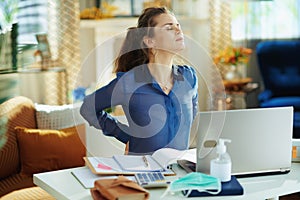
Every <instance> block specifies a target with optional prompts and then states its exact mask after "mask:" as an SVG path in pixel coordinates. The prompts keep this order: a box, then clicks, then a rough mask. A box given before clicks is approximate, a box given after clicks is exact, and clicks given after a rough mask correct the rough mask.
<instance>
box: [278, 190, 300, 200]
mask: <svg viewBox="0 0 300 200" xmlns="http://www.w3.org/2000/svg"><path fill="white" fill-rule="evenodd" d="M279 200H300V193H299V192H298V193H294V194H290V195H286V196H282V197H279Z"/></svg>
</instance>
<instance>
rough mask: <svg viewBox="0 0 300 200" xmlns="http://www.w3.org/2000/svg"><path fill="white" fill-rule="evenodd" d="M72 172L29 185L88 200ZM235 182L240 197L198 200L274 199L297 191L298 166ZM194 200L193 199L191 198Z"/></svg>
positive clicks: (156, 192) (155, 195)
mask: <svg viewBox="0 0 300 200" xmlns="http://www.w3.org/2000/svg"><path fill="white" fill-rule="evenodd" d="M174 170H175V172H176V173H177V176H168V177H167V178H168V179H170V180H172V179H176V178H177V177H180V176H182V175H184V174H185V172H184V171H183V170H181V169H180V168H178V167H176V166H175V168H174ZM71 171H72V169H66V170H59V171H53V172H46V173H40V174H35V175H34V176H33V181H34V183H35V184H36V185H38V186H40V187H41V188H43V189H44V190H46V191H47V192H48V193H49V194H51V195H52V196H54V197H55V198H57V199H59V200H62V199H72V200H76V199H78V200H79V199H80V200H85V199H86V200H87V199H89V200H91V199H92V197H91V195H90V190H88V189H85V188H83V187H82V185H81V184H80V183H79V182H78V181H77V180H76V179H75V178H74V176H73V175H72V174H71ZM238 180H239V182H240V183H241V184H242V186H243V188H244V195H242V196H227V197H225V196H222V197H213V198H212V197H201V198H199V199H201V200H205V199H210V200H211V199H243V200H247V199H251V200H254V199H255V200H259V199H277V198H278V197H279V196H282V195H286V194H291V193H295V192H299V191H300V163H293V164H292V169H291V172H290V173H288V174H284V175H273V176H258V177H252V178H239V179H238ZM149 191H150V199H153V200H157V199H159V198H160V196H161V195H162V194H163V192H164V191H165V189H151V190H149ZM183 198H184V197H183V196H182V195H180V196H179V195H178V196H172V195H167V196H166V197H165V198H164V199H183ZM191 199H197V198H191Z"/></svg>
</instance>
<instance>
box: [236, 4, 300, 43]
mask: <svg viewBox="0 0 300 200" xmlns="http://www.w3.org/2000/svg"><path fill="white" fill-rule="evenodd" d="M231 17H232V23H231V28H232V29H231V30H232V32H231V34H232V39H233V40H244V39H274V38H276V39H277V38H299V36H300V1H299V0H284V1H283V0H269V1H249V0H248V1H232V3H231Z"/></svg>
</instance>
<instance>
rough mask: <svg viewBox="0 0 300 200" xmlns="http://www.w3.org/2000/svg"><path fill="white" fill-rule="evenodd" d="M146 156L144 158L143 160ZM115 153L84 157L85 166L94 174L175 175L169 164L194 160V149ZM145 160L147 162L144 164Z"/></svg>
mask: <svg viewBox="0 0 300 200" xmlns="http://www.w3.org/2000/svg"><path fill="white" fill-rule="evenodd" d="M145 158H146V160H145ZM145 158H144V156H141V155H115V156H113V157H109V158H106V157H85V158H84V159H85V161H86V164H87V166H88V167H89V168H90V169H91V171H92V172H93V173H94V174H105V175H109V174H123V175H132V174H135V173H136V172H155V171H159V172H162V173H163V174H164V175H175V173H174V171H172V169H171V165H172V164H174V163H176V162H177V160H178V159H187V160H191V161H194V162H195V161H196V149H191V150H183V151H180V150H176V149H171V148H162V149H159V150H157V151H156V152H154V153H153V154H152V155H145ZM146 162H147V164H146Z"/></svg>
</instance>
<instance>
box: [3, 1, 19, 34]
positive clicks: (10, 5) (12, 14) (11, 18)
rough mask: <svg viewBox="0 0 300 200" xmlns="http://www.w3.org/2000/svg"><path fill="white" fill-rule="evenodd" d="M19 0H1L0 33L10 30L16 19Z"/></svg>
mask: <svg viewBox="0 0 300 200" xmlns="http://www.w3.org/2000/svg"><path fill="white" fill-rule="evenodd" d="M18 2H19V1H18V0H0V34H1V33H6V32H7V31H10V30H11V28H12V24H13V23H14V22H15V20H16V15H17V11H18Z"/></svg>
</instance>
